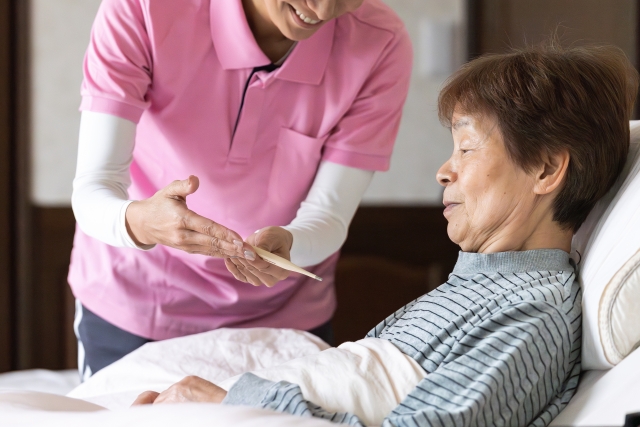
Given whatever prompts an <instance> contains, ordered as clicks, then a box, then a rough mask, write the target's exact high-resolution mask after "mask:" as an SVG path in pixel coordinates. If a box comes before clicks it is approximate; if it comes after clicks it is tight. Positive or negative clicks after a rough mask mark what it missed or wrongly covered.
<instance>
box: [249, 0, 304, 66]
mask: <svg viewBox="0 0 640 427" xmlns="http://www.w3.org/2000/svg"><path fill="white" fill-rule="evenodd" d="M242 6H243V8H244V14H245V16H246V17H247V23H248V24H249V28H250V29H251V32H252V33H253V38H254V39H255V40H256V43H257V44H258V46H259V47H260V49H261V50H262V52H264V54H265V55H266V56H267V58H269V59H270V60H271V62H273V63H276V62H278V61H279V60H280V59H282V57H284V56H285V55H286V54H287V52H289V49H291V46H293V44H294V43H295V42H294V41H293V40H289V39H288V38H286V37H285V36H284V34H282V31H280V29H279V28H278V27H277V26H276V25H275V24H274V23H273V21H272V20H271V18H270V17H269V12H268V11H267V10H266V7H265V4H264V1H256V0H242Z"/></svg>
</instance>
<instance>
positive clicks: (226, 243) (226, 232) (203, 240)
mask: <svg viewBox="0 0 640 427" xmlns="http://www.w3.org/2000/svg"><path fill="white" fill-rule="evenodd" d="M182 221H183V223H184V228H186V229H187V230H193V231H195V232H196V233H197V234H200V236H198V237H195V236H194V235H191V237H192V238H191V240H190V242H189V243H190V244H196V245H197V244H200V245H202V246H208V247H211V248H213V249H216V250H217V251H218V252H220V253H224V254H227V255H228V256H242V257H246V258H249V259H251V258H254V259H255V252H254V251H253V249H252V248H251V247H250V246H249V245H247V244H245V243H244V242H243V241H242V237H240V235H239V234H238V233H236V232H235V231H233V230H230V229H228V228H227V227H225V226H223V225H220V224H218V223H217V222H214V221H212V220H210V219H208V218H205V217H203V216H200V215H198V214H197V213H195V212H193V211H187V212H186V213H185V215H184V216H183V218H182Z"/></svg>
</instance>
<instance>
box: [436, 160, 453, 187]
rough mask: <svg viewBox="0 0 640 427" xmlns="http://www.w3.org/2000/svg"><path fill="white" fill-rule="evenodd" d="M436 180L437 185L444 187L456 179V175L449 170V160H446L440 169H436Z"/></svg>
mask: <svg viewBox="0 0 640 427" xmlns="http://www.w3.org/2000/svg"><path fill="white" fill-rule="evenodd" d="M436 179H437V180H438V184H440V185H442V186H443V187H446V186H447V185H449V184H451V183H453V182H455V181H456V179H458V174H457V173H455V172H454V171H453V169H452V168H451V159H449V160H447V161H446V162H444V164H443V165H442V166H440V169H438V172H437V173H436Z"/></svg>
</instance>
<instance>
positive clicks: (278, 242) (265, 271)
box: [224, 227, 293, 287]
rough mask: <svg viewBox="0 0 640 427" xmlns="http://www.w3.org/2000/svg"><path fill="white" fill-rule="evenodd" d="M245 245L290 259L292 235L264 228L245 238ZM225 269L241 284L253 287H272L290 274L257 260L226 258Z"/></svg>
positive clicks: (282, 230)
mask: <svg viewBox="0 0 640 427" xmlns="http://www.w3.org/2000/svg"><path fill="white" fill-rule="evenodd" d="M247 243H249V244H250V245H253V246H256V247H259V248H261V249H264V250H266V251H269V252H271V253H273V254H276V255H278V256H281V257H282V258H285V259H288V260H290V259H291V256H290V251H291V245H292V244H293V235H292V234H291V233H290V232H289V231H287V230H285V229H284V228H281V227H265V228H262V229H260V230H258V231H256V232H255V233H254V234H252V235H251V236H249V237H248V238H247ZM224 262H225V264H226V265H227V269H228V270H229V271H230V272H231V273H232V274H233V275H234V277H235V278H236V279H238V280H240V281H241V282H246V283H251V284H252V285H254V286H260V285H263V284H264V285H267V286H268V287H272V286H273V285H275V284H276V283H278V282H279V281H281V280H284V279H286V278H287V277H289V274H290V272H289V271H287V270H284V269H282V268H280V267H277V266H275V265H273V264H270V263H268V262H267V261H265V260H263V259H261V258H259V257H258V258H257V259H255V260H250V259H248V258H246V257H245V258H244V259H243V258H227V259H225V260H224Z"/></svg>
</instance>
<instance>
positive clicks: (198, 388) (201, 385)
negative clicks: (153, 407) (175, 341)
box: [131, 376, 227, 406]
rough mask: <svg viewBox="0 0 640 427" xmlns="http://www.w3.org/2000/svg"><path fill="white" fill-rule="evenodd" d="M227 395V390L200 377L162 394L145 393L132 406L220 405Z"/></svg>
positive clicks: (191, 377)
mask: <svg viewBox="0 0 640 427" xmlns="http://www.w3.org/2000/svg"><path fill="white" fill-rule="evenodd" d="M226 395H227V392H226V390H224V389H222V388H220V387H218V386H217V385H215V384H213V383H211V382H209V381H207V380H203V379H202V378H200V377H196V376H190V377H186V378H184V379H182V380H181V381H180V382H177V383H175V384H174V385H172V386H171V387H169V388H168V389H166V390H165V391H163V392H162V393H156V392H155V391H145V392H144V393H142V394H140V395H139V396H138V398H137V399H136V400H135V402H133V405H131V406H136V405H149V404H151V403H153V404H158V403H183V402H208V403H220V402H222V400H223V399H224V398H225V396H226Z"/></svg>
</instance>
